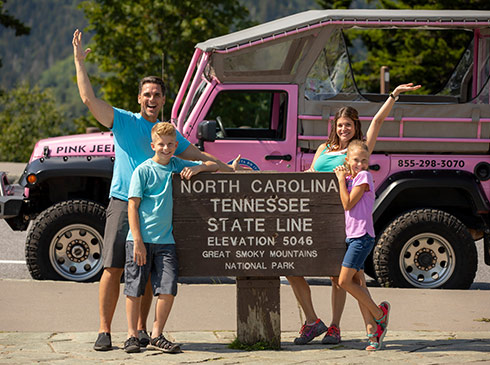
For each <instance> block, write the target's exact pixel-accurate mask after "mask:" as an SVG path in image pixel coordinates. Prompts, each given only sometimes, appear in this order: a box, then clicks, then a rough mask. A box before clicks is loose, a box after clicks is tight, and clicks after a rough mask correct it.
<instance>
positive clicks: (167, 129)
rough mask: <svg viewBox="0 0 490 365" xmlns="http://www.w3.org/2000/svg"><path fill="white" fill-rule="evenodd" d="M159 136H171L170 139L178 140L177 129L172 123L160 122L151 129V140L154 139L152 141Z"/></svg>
mask: <svg viewBox="0 0 490 365" xmlns="http://www.w3.org/2000/svg"><path fill="white" fill-rule="evenodd" d="M157 136H159V137H163V136H169V137H175V138H176V137H177V132H176V130H175V127H174V126H173V124H172V123H168V122H158V123H157V124H155V125H154V126H153V128H152V129H151V139H152V141H153V140H154V139H155V137H157Z"/></svg>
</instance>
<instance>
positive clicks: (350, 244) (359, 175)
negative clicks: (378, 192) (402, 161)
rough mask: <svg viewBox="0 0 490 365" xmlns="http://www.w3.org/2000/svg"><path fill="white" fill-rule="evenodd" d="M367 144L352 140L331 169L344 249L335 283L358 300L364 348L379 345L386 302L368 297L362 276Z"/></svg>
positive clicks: (367, 213) (368, 218) (368, 234)
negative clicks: (365, 338)
mask: <svg viewBox="0 0 490 365" xmlns="http://www.w3.org/2000/svg"><path fill="white" fill-rule="evenodd" d="M368 165H369V147H368V146H367V145H366V144H365V143H363V142H361V141H359V140H355V141H352V142H351V143H350V144H349V147H348V148H347V156H346V158H345V165H341V166H338V167H336V168H335V169H334V172H335V175H336V176H337V179H338V180H339V192H340V200H341V201H342V206H343V207H344V210H345V234H346V236H347V239H346V243H347V251H346V253H345V256H344V260H343V262H342V268H341V269H340V276H339V285H340V287H341V288H342V289H344V290H346V291H347V292H348V293H349V294H351V295H352V296H353V297H354V298H356V299H357V301H358V302H359V308H360V309H361V313H362V316H363V318H364V322H365V323H366V331H367V336H368V339H369V343H368V346H367V347H366V350H368V351H376V350H378V349H380V348H381V344H382V341H383V338H384V336H385V335H386V331H387V326H388V316H389V312H390V304H389V303H388V302H382V303H381V304H380V305H379V306H377V305H376V303H374V301H373V300H372V299H371V295H370V294H369V291H368V289H367V286H366V280H365V277H364V261H365V260H366V258H367V256H368V255H369V253H370V252H371V250H372V248H373V246H374V237H375V234H374V226H373V216H372V211H373V206H374V184H373V177H372V175H371V174H370V173H369V171H367V170H368Z"/></svg>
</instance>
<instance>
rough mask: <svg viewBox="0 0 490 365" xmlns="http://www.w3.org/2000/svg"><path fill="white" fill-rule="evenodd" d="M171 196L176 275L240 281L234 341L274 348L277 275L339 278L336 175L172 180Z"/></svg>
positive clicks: (340, 229)
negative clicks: (176, 258)
mask: <svg viewBox="0 0 490 365" xmlns="http://www.w3.org/2000/svg"><path fill="white" fill-rule="evenodd" d="M173 196H174V218H173V227H174V237H175V240H176V242H177V245H176V248H177V254H178V257H179V275H180V276H235V277H237V335H238V340H239V341H240V342H242V343H249V344H251V343H255V342H258V341H265V342H267V343H269V344H271V345H272V346H275V345H277V347H279V344H280V332H281V329H280V307H279V303H280V301H279V299H280V298H279V276H285V275H286V276H287V275H293V276H330V275H334V276H335V275H338V274H339V272H340V265H341V262H342V258H343V256H344V253H345V243H344V237H345V236H344V211H343V209H342V205H341V203H340V198H339V193H338V184H337V180H336V177H335V175H334V174H333V173H275V172H260V173H251V172H246V173H213V174H199V175H197V176H194V177H193V178H192V179H191V180H181V178H180V176H178V175H176V176H174V179H173Z"/></svg>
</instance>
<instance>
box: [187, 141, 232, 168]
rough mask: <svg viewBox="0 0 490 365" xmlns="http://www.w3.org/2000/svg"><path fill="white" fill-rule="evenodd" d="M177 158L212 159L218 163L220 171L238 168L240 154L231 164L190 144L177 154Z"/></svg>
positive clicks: (191, 159)
mask: <svg viewBox="0 0 490 365" xmlns="http://www.w3.org/2000/svg"><path fill="white" fill-rule="evenodd" d="M178 157H179V158H182V159H184V160H189V161H203V162H205V161H212V162H215V163H216V164H217V165H218V171H221V172H234V171H236V170H239V169H240V167H239V165H238V161H239V160H240V155H239V156H238V157H237V158H236V159H235V160H234V161H233V163H232V164H231V165H227V164H225V163H224V162H223V161H220V160H219V159H217V158H216V157H214V156H213V155H211V154H209V153H207V152H203V151H200V150H199V149H198V148H197V147H196V146H194V145H193V144H190V145H189V146H188V147H187V148H186V149H185V150H184V152H182V153H181V154H179V155H178Z"/></svg>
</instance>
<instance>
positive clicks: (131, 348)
mask: <svg viewBox="0 0 490 365" xmlns="http://www.w3.org/2000/svg"><path fill="white" fill-rule="evenodd" d="M124 351H126V352H127V353H133V352H140V340H138V339H137V338H136V337H134V336H132V337H130V338H128V339H127V340H126V342H124Z"/></svg>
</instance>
